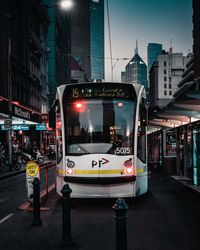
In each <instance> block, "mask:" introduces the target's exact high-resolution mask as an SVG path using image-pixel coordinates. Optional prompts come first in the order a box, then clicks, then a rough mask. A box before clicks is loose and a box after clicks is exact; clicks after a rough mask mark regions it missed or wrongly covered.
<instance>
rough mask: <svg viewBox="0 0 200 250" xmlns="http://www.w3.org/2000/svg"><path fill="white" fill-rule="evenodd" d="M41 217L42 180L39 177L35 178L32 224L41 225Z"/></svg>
mask: <svg viewBox="0 0 200 250" xmlns="http://www.w3.org/2000/svg"><path fill="white" fill-rule="evenodd" d="M41 225H42V220H41V218H40V181H39V179H38V178H34V180H33V220H32V226H41Z"/></svg>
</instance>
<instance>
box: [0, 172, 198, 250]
mask: <svg viewBox="0 0 200 250" xmlns="http://www.w3.org/2000/svg"><path fill="white" fill-rule="evenodd" d="M17 178H19V179H21V178H23V177H22V176H21V177H20V176H18V177H14V180H13V178H12V180H10V183H12V182H13V183H15V182H16V183H17V180H16V179H17ZM149 180H150V190H149V192H148V193H147V194H146V195H144V196H142V197H139V198H136V199H133V200H131V199H129V200H126V202H127V203H128V205H129V209H128V210H127V213H126V215H127V221H126V222H127V245H128V248H127V250H147V249H148V250H198V249H199V229H200V215H199V211H200V197H199V195H197V194H196V193H193V192H192V191H189V190H187V189H186V188H185V187H183V186H181V185H180V184H178V183H176V182H175V181H174V180H172V179H167V180H163V178H162V176H159V175H152V176H151V177H150V179H149ZM1 183H2V181H1ZM1 183H0V185H1ZM0 187H1V186H0ZM21 188H22V187H21ZM4 192H6V195H4V196H2V192H1V195H0V197H1V199H2V197H4V198H6V197H7V196H9V197H10V198H11V197H12V195H11V194H10V192H14V187H13V186H12V188H11V187H10V188H6V187H4ZM4 192H3V193H4ZM23 192H24V191H23ZM23 192H20V187H19V191H17V193H18V195H19V197H13V199H14V200H15V205H14V204H13V202H9V201H7V202H6V204H7V210H6V207H4V209H3V211H2V212H1V213H0V216H1V217H0V220H1V218H2V216H5V214H6V213H5V212H7V214H10V213H14V215H12V216H11V217H9V218H7V219H6V220H5V221H3V222H2V223H0V249H16V250H18V249H19V250H21V249H29V250H32V249H36V250H40V249H41V250H46V249H47V250H54V249H55V250H57V249H69V250H70V249H71V250H72V249H73V250H75V249H76V250H78V249H79V250H115V249H116V245H115V218H114V217H115V216H114V210H113V208H112V206H113V205H114V203H115V199H73V200H72V202H71V229H72V239H73V244H72V245H69V246H62V245H61V244H60V242H61V236H62V202H61V199H60V197H59V196H58V195H56V194H54V195H53V196H52V197H51V198H49V200H48V201H47V203H46V204H45V205H46V206H48V207H49V208H50V210H49V211H45V212H41V219H42V222H43V225H42V226H40V227H33V226H31V222H32V213H30V212H25V211H17V210H15V209H16V207H17V206H18V204H19V203H20V202H21V201H22V199H23V197H22V196H23V195H22V196H21V198H20V195H21V193H23ZM2 204H4V202H1V208H2ZM3 206H4V205H3Z"/></svg>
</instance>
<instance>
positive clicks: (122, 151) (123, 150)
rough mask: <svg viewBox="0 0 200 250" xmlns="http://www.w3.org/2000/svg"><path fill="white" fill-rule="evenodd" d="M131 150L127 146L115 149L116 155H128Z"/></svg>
mask: <svg viewBox="0 0 200 250" xmlns="http://www.w3.org/2000/svg"><path fill="white" fill-rule="evenodd" d="M130 153H131V150H130V148H129V147H117V148H116V150H115V154H116V155H129V154H130Z"/></svg>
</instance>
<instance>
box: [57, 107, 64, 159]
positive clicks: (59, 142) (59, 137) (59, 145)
mask: <svg viewBox="0 0 200 250" xmlns="http://www.w3.org/2000/svg"><path fill="white" fill-rule="evenodd" d="M56 144H57V147H56V148H57V163H59V162H60V161H61V160H62V157H63V150H62V147H63V144H62V124H61V112H60V106H57V110H56Z"/></svg>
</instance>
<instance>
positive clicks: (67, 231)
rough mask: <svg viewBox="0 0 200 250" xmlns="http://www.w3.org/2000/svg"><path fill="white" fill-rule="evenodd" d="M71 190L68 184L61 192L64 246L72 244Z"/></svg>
mask: <svg viewBox="0 0 200 250" xmlns="http://www.w3.org/2000/svg"><path fill="white" fill-rule="evenodd" d="M71 192H72V190H71V188H70V187H69V185H68V184H65V185H64V186H63V188H62V190H61V193H62V195H63V225H62V226H63V227H62V229H63V231H62V240H61V242H62V243H64V244H67V243H70V242H72V236H71V207H70V194H71Z"/></svg>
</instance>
